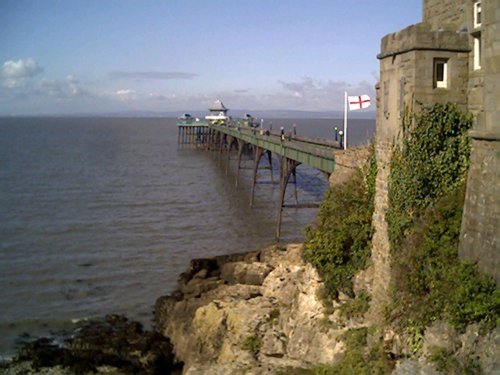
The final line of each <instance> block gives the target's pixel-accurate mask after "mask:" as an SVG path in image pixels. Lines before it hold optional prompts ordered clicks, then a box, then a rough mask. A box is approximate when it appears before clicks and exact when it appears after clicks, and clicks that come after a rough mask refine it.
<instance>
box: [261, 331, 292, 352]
mask: <svg viewBox="0 0 500 375" xmlns="http://www.w3.org/2000/svg"><path fill="white" fill-rule="evenodd" d="M260 353H262V354H263V355H266V356H269V357H278V358H282V357H283V356H284V355H285V354H286V337H285V336H284V335H283V333H280V332H278V331H274V330H271V329H270V330H268V331H266V332H265V333H264V337H263V338H262V347H261V349H260Z"/></svg>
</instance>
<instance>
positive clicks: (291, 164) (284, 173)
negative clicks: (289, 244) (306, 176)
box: [276, 157, 300, 241]
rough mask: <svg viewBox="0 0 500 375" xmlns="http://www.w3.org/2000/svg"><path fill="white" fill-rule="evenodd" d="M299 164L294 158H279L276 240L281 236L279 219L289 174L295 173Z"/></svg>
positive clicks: (281, 215) (280, 219)
mask: <svg viewBox="0 0 500 375" xmlns="http://www.w3.org/2000/svg"><path fill="white" fill-rule="evenodd" d="M299 164H300V163H298V162H296V161H295V160H291V159H288V158H286V157H282V158H281V178H280V197H279V199H280V200H279V205H278V221H277V223H276V241H279V240H280V236H281V221H282V219H283V205H284V203H285V192H286V186H287V185H288V180H289V179H290V175H291V174H292V173H295V168H297V166H298V165H299Z"/></svg>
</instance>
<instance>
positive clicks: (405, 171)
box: [387, 104, 472, 252]
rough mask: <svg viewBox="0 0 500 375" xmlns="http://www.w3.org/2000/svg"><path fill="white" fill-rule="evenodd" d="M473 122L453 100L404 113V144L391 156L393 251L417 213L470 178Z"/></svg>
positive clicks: (391, 234) (390, 186) (390, 232)
mask: <svg viewBox="0 0 500 375" xmlns="http://www.w3.org/2000/svg"><path fill="white" fill-rule="evenodd" d="M471 126H472V118H471V117H470V116H468V115H464V114H462V113H461V112H460V111H459V109H458V108H457V107H456V106H455V105H452V104H445V105H442V104H436V105H434V106H433V107H430V108H424V109H422V111H421V112H420V113H419V114H410V113H407V114H406V115H405V117H404V120H403V142H402V145H401V146H396V148H395V150H394V153H393V155H392V159H391V176H390V181H389V201H390V204H389V210H388V212H387V220H388V222H389V238H390V241H391V244H392V245H393V246H392V247H393V249H395V250H397V249H398V248H399V247H400V245H401V241H402V240H403V239H404V238H405V237H406V236H407V235H408V234H409V232H410V230H411V227H412V225H413V219H414V218H415V217H418V216H419V215H420V214H421V213H422V211H423V210H424V209H425V208H427V207H428V206H430V205H432V204H433V203H434V202H435V201H436V199H437V198H439V197H442V196H443V195H445V194H447V193H450V192H452V191H455V190H456V189H457V188H459V187H460V186H462V185H463V183H464V182H465V177H466V172H467V169H468V167H469V153H470V141H469V137H468V136H467V131H468V130H469V129H470V127H471ZM400 252H402V249H401V251H400Z"/></svg>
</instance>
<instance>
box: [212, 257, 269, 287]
mask: <svg viewBox="0 0 500 375" xmlns="http://www.w3.org/2000/svg"><path fill="white" fill-rule="evenodd" d="M271 270H272V267H271V266H269V265H268V264H265V263H260V262H252V263H244V262H232V263H226V264H224V265H223V266H222V270H221V276H220V277H221V279H222V280H224V281H225V282H227V283H229V284H249V285H262V283H263V282H264V279H265V278H266V276H267V275H268V274H269V272H271Z"/></svg>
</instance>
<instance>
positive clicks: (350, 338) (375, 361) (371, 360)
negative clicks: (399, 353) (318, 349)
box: [287, 327, 394, 375]
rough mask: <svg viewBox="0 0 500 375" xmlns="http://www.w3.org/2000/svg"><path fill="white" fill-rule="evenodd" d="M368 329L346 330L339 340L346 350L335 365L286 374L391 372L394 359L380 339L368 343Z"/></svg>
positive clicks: (376, 374)
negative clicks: (385, 349) (388, 354)
mask: <svg viewBox="0 0 500 375" xmlns="http://www.w3.org/2000/svg"><path fill="white" fill-rule="evenodd" d="M368 331H369V329H368V328H366V327H363V328H355V329H350V330H348V331H346V332H345V333H344V334H343V335H342V337H341V340H342V341H344V343H345V346H346V352H345V356H344V358H343V359H342V360H341V361H340V362H339V363H337V364H335V365H322V366H318V367H315V368H312V369H307V370H306V369H293V371H289V372H287V374H297V375H299V374H301V375H348V374H349V375H350V374H356V375H379V374H380V375H383V374H389V373H391V371H392V369H393V368H394V361H392V360H391V359H390V358H388V357H387V355H386V354H385V353H384V350H383V347H382V343H381V341H377V340H375V341H376V342H375V343H374V344H371V345H369V344H368V334H369V332H368Z"/></svg>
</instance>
